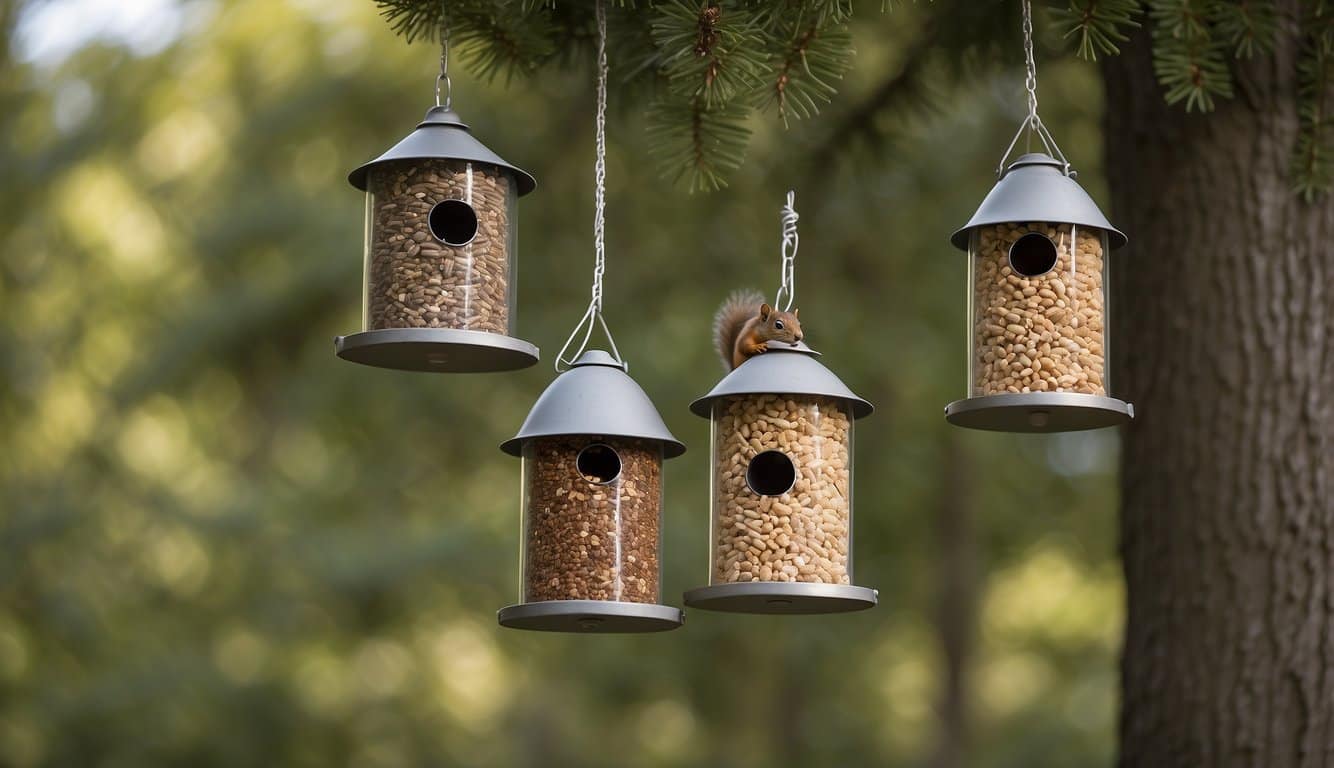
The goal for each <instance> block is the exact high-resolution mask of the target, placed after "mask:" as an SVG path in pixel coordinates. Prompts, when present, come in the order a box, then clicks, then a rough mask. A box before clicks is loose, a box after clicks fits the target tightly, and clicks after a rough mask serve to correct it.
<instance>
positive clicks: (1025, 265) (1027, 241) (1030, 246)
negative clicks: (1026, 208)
mask: <svg viewBox="0 0 1334 768" xmlns="http://www.w3.org/2000/svg"><path fill="white" fill-rule="evenodd" d="M1055 266H1056V243H1053V242H1052V241H1051V238H1050V237H1047V236H1046V235H1043V234H1039V233H1037V232H1029V233H1028V234H1026V235H1024V236H1023V237H1021V238H1019V239H1018V240H1015V241H1014V245H1011V246H1010V269H1013V270H1014V271H1015V274H1018V275H1023V276H1024V277H1036V276H1038V275H1045V274H1047V273H1048V272H1050V271H1052V268H1054V267H1055Z"/></svg>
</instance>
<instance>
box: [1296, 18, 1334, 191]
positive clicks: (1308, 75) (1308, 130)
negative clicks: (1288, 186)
mask: <svg viewBox="0 0 1334 768" xmlns="http://www.w3.org/2000/svg"><path fill="white" fill-rule="evenodd" d="M1331 6H1334V3H1329V2H1327V0H1318V1H1317V2H1308V3H1307V8H1306V14H1305V15H1306V18H1305V19H1304V21H1305V24H1304V25H1303V28H1304V29H1306V30H1308V32H1307V34H1306V36H1305V41H1304V44H1303V49H1302V52H1301V56H1300V59H1299V60H1298V63H1297V76H1298V96H1299V98H1300V103H1299V105H1298V116H1299V118H1300V120H1301V132H1300V133H1299V134H1298V137H1297V146H1296V148H1295V150H1294V153H1293V177H1294V179H1295V184H1294V186H1295V189H1296V191H1297V193H1298V194H1299V195H1301V196H1302V197H1303V198H1304V199H1305V200H1306V201H1307V202H1314V201H1315V200H1316V199H1317V198H1320V197H1322V196H1324V195H1325V194H1327V193H1328V192H1329V190H1330V189H1331V188H1332V187H1334V7H1331Z"/></svg>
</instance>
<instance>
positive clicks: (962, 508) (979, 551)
mask: <svg viewBox="0 0 1334 768" xmlns="http://www.w3.org/2000/svg"><path fill="white" fill-rule="evenodd" d="M117 5H120V4H112V3H106V2H98V0H46V1H44V2H43V1H34V2H18V3H14V2H11V3H7V4H3V5H0V23H3V25H4V26H3V31H4V35H3V45H4V50H3V52H0V55H2V56H3V59H0V67H2V69H0V99H2V100H3V104H2V106H3V109H0V130H2V131H3V141H2V142H0V168H2V169H3V181H2V182H0V196H2V201H3V214H2V215H0V240H2V241H3V268H2V269H0V314H2V315H3V322H0V365H3V368H4V375H3V378H2V379H0V435H2V436H0V451H2V455H3V457H4V458H3V462H0V464H2V466H0V489H2V491H0V493H2V495H0V765H4V766H45V765H50V766H155V765H189V766H260V765H263V766H333V765H352V766H409V765H411V766H416V765H446V766H497V765H514V766H564V765H570V766H629V765H647V766H742V767H748V766H786V765H792V766H809V765H842V766H862V765H890V766H942V767H948V766H956V765H958V766H987V767H990V766H1034V765H1042V766H1088V765H1096V764H1108V763H1109V762H1111V758H1112V750H1113V744H1114V735H1115V719H1116V682H1117V670H1116V654H1117V645H1118V641H1119V635H1120V627H1121V621H1122V610H1123V609H1122V589H1121V585H1120V574H1119V569H1118V565H1117V561H1116V551H1115V535H1114V531H1115V528H1114V515H1115V493H1116V492H1115V482H1114V479H1115V478H1114V473H1115V463H1116V452H1117V443H1116V436H1115V435H1114V434H1112V433H1110V432H1109V431H1107V432H1100V433H1092V434H1087V433H1086V434H1075V435H1067V436H1013V435H989V434H982V433H970V432H965V431H960V430H956V429H953V428H948V427H947V425H946V424H945V422H944V421H943V419H942V417H941V408H942V407H943V405H944V404H945V403H946V402H947V401H949V400H951V399H954V398H956V397H958V396H961V394H962V393H963V391H964V385H965V381H964V376H965V373H964V364H965V354H966V353H965V348H964V344H965V331H964V311H965V300H966V287H965V282H964V281H965V262H964V258H963V256H962V255H961V254H960V253H959V252H957V251H955V250H953V249H952V248H951V247H949V245H948V243H947V236H948V235H949V233H950V232H952V231H953V230H954V229H955V228H957V227H958V226H961V225H962V224H963V222H965V221H966V220H967V218H968V216H969V215H970V214H971V213H972V210H973V208H974V207H975V206H976V204H977V203H978V202H979V201H980V199H981V197H982V196H983V195H984V194H985V192H986V190H987V189H988V188H989V186H990V184H991V182H992V179H993V175H992V170H993V168H994V166H995V163H996V162H997V161H998V160H999V157H1000V154H1001V151H1002V150H1003V149H1004V147H1005V143H1006V142H1007V141H1008V140H1009V137H1010V135H1011V133H1012V131H1013V130H1014V128H1015V126H1017V124H1018V120H1019V118H1020V117H1021V116H1022V114H1023V109H1024V104H1023V98H1022V80H1021V76H1020V74H1019V73H1018V72H1017V71H1016V66H1017V65H1018V64H1019V62H1020V61H1021V54H1020V52H1019V50H1018V49H1017V48H1014V47H1010V48H1005V49H1003V55H1002V56H1000V57H997V56H994V55H992V54H990V53H987V54H982V53H979V54H978V55H976V56H973V57H971V58H969V59H967V60H963V61H961V62H956V64H958V65H960V66H962V69H960V70H958V72H959V73H961V74H960V75H959V76H955V75H954V74H952V73H951V72H947V71H946V70H947V68H944V67H942V68H941V71H940V73H939V75H938V76H933V75H932V72H931V70H930V68H929V67H928V70H927V83H928V88H927V92H926V95H925V98H924V99H920V100H918V101H916V102H915V103H913V104H912V105H904V106H902V107H896V108H891V109H889V110H885V111H883V112H880V113H878V114H876V115H875V117H874V119H873V120H872V121H870V123H869V126H870V127H871V128H872V129H873V130H874V133H875V134H876V135H877V136H878V137H879V139H878V140H876V141H870V140H863V139H856V140H846V139H844V138H837V137H838V136H841V135H842V134H839V133H838V129H839V127H840V125H841V124H842V121H843V120H845V119H846V118H847V116H848V115H849V114H850V113H852V112H853V111H854V110H855V109H856V108H857V107H858V106H859V105H860V104H861V103H862V102H863V101H864V100H865V99H867V98H868V96H869V95H870V94H871V93H873V92H874V91H875V89H877V88H878V87H879V85H880V84H881V82H882V81H883V80H884V79H885V78H887V77H890V76H892V75H893V74H894V73H895V72H896V71H898V70H899V69H900V68H901V67H902V66H903V56H904V52H905V50H906V49H907V48H908V46H909V45H910V44H911V42H912V41H913V40H914V36H915V35H916V33H917V30H918V29H919V28H920V27H921V25H922V24H923V23H925V15H926V11H925V10H924V8H921V7H914V6H906V7H905V6H898V7H896V9H895V10H894V11H893V12H891V13H880V12H878V10H877V9H876V8H874V7H869V6H871V5H875V4H868V7H867V8H866V9H864V10H862V9H859V14H858V17H857V19H856V22H855V23H854V26H853V32H854V37H855V40H856V47H857V57H856V64H855V69H854V71H853V72H852V73H851V75H850V76H849V78H848V79H847V80H845V81H844V82H843V83H842V84H841V90H842V93H841V94H840V96H839V98H838V100H837V101H836V103H835V104H833V105H831V106H830V107H829V108H828V109H827V110H826V112H825V114H824V115H822V116H821V117H820V118H819V119H817V120H814V121H808V122H804V123H796V124H794V125H793V127H792V128H791V129H789V130H784V129H783V128H782V126H781V124H780V123H779V121H778V120H777V119H776V118H775V117H773V116H771V115H770V116H765V117H763V118H760V119H758V120H756V121H755V122H754V123H753V128H754V130H755V139H754V141H753V142H752V145H751V148H750V152H749V157H748V159H747V162H746V164H745V166H744V167H743V169H742V171H741V172H740V173H739V174H737V175H736V176H735V177H734V178H733V180H732V185H731V187H730V188H729V189H727V190H724V191H722V192H719V193H715V194H697V195H693V196H692V195H687V194H685V193H683V192H681V191H680V190H678V189H676V188H675V187H673V186H672V184H671V183H670V181H668V180H665V179H664V178H663V177H662V176H661V175H660V174H659V173H658V171H657V169H656V168H655V166H654V164H653V163H652V162H651V161H650V160H649V159H648V147H647V145H646V139H645V138H644V123H643V119H642V112H643V107H644V102H643V101H642V98H640V99H638V100H636V98H634V97H632V96H631V95H627V94H623V93H618V92H613V96H612V98H613V104H612V115H611V122H610V126H609V158H608V160H609V169H608V175H607V178H608V201H609V202H608V210H607V216H608V259H609V268H608V272H607V316H608V321H609V322H610V323H611V324H612V327H613V329H614V331H615V332H616V334H617V340H618V341H619V342H620V344H621V347H622V349H623V350H624V351H626V352H627V356H628V358H629V359H630V361H631V363H632V373H633V374H634V376H635V378H636V379H637V380H638V381H639V383H640V384H641V385H642V386H643V387H644V388H645V390H646V391H647V392H648V393H649V394H650V395H651V396H652V397H653V398H654V400H655V402H656V403H657V405H658V407H659V409H660V411H661V412H662V414H663V416H664V418H665V419H666V420H667V422H668V424H669V426H670V427H671V429H672V430H673V431H674V432H675V433H676V435H677V436H678V437H679V438H680V439H682V440H683V441H685V442H686V443H687V445H688V446H689V447H690V451H689V452H688V453H687V454H686V456H685V457H683V458H681V459H678V460H674V461H671V462H668V464H667V503H666V510H665V517H666V524H665V529H666V533H665V542H664V547H665V552H664V561H665V582H664V583H665V589H666V594H667V597H668V599H669V601H670V602H673V603H676V604H678V605H679V603H680V593H681V592H682V591H683V590H685V589H688V588H691V587H694V586H698V585H701V584H702V583H704V581H705V580H706V578H707V552H706V545H707V535H708V533H707V532H708V521H707V487H708V483H707V475H706V465H707V445H706V443H707V436H708V425H707V422H706V421H704V420H702V419H699V418H696V417H694V416H692V415H690V413H689V412H688V411H687V409H686V405H687V403H688V402H689V401H690V400H692V399H693V398H694V397H696V396H698V395H699V394H701V393H703V392H705V391H707V390H708V389H709V388H710V387H711V386H712V384H713V383H714V382H715V381H716V380H717V379H718V378H719V376H720V375H721V373H722V369H721V367H720V365H719V363H718V361H717V360H716V359H715V358H714V354H713V352H712V348H711V345H710V343H709V342H708V328H709V324H710V318H711V315H712V312H713V309H714V307H715V306H716V305H717V303H718V302H719V301H720V300H721V299H722V297H723V296H724V295H725V294H726V293H727V291H728V290H729V289H731V288H733V287H741V286H754V287H757V288H760V289H762V290H764V291H766V292H769V293H771V292H772V291H773V290H774V289H775V288H776V287H777V279H778V263H777V262H778V230H779V227H778V209H779V206H780V205H781V202H782V198H783V194H784V193H785V192H786V190H787V189H789V188H793V189H795V190H796V192H797V209H798V210H799V211H800V213H801V224H800V227H801V242H802V247H801V252H800V255H799V257H798V261H797V298H798V305H799V306H800V307H801V309H802V318H803V321H804V323H805V328H806V333H807V340H808V341H809V342H810V343H811V344H812V346H814V347H816V348H818V349H820V350H821V351H822V352H824V354H825V357H824V362H825V363H826V364H827V365H828V366H830V367H831V368H832V369H833V370H834V371H836V372H837V373H838V374H839V375H840V376H842V377H843V378H844V380H845V381H847V382H848V383H849V385H850V386H852V387H853V389H855V390H856V391H858V392H859V393H860V394H862V395H863V396H865V397H867V398H868V399H870V400H871V401H873V402H874V403H875V404H876V405H877V406H878V410H877V412H876V414H875V415H874V416H873V417H872V418H870V419H869V420H866V421H864V422H861V423H860V425H859V430H858V434H857V439H858V445H857V461H858V466H857V473H858V474H857V509H856V560H855V569H856V571H855V580H856V581H857V582H858V583H861V584H865V585H868V586H874V587H877V588H879V590H880V599H881V603H880V606H879V607H878V608H876V609H875V610H872V611H869V612H865V613H860V614H852V615H844V616H831V617H803V618H766V617H748V616H730V615H726V614H710V613H705V612H699V611H692V612H690V613H689V615H688V620H687V624H686V626H685V627H684V628H682V629H681V630H679V631H676V632H671V633H666V634H662V635H651V636H602V637H583V636H578V637H576V636H562V635H550V634H528V633H522V632H516V631H512V630H502V629H500V628H499V627H497V625H496V623H495V615H494V612H495V610H496V609H497V608H499V607H501V606H503V605H506V604H508V603H511V602H515V601H516V600H517V596H518V589H519V580H518V562H519V553H518V549H517V547H518V543H519V517H518V502H519V483H518V481H519V463H518V462H517V461H516V460H513V459H511V458H509V457H507V456H505V455H503V454H501V452H500V451H499V450H498V449H497V445H498V444H499V443H500V441H502V440H503V439H506V438H508V437H509V436H511V435H512V434H513V432H514V431H515V430H516V429H517V427H518V425H519V423H520V422H521V421H522V419H523V416H524V414H525V413H526V411H527V409H528V407H529V406H530V405H531V403H532V402H533V400H534V399H535V398H536V397H537V395H538V394H539V393H540V392H541V391H542V389H543V388H544V387H545V386H546V384H547V383H548V382H549V381H550V379H551V376H552V371H551V368H550V359H551V358H552V357H553V356H554V354H555V352H556V350H557V349H558V347H559V345H560V343H561V342H562V341H563V340H564V339H565V336H566V334H567V333H568V331H569V329H570V328H571V326H572V325H573V324H574V322H575V321H576V320H577V319H578V317H579V315H580V314H581V312H582V311H583V307H584V304H585V302H586V301H587V290H588V281H589V274H590V267H591V262H592V249H591V220H592V192H591V184H592V134H593V129H592V114H591V107H592V82H591V77H592V75H591V66H590V62H588V61H585V60H578V59H576V60H575V61H573V62H571V68H570V69H567V70H566V71H551V72H544V73H540V74H539V75H538V76H537V77H536V78H535V79H533V80H528V81H522V82H520V81H515V82H512V83H508V84H506V83H504V82H496V83H485V82H479V81H478V80H477V79H476V78H475V77H473V76H471V75H470V74H468V72H467V69H466V67H456V68H455V75H454V83H455V89H454V102H455V106H456V108H457V109H458V110H459V111H460V112H461V113H462V115H463V117H464V119H465V120H467V121H468V122H469V123H470V124H471V125H472V127H473V130H474V132H475V133H476V134H477V135H478V136H479V137H480V138H482V139H483V140H484V141H485V142H486V143H487V144H488V145H489V146H491V147H492V148H494V149H495V150H496V151H498V152H499V153H500V154H501V155H502V156H504V157H505V158H506V159H508V160H510V161H511V162H514V163H515V164H517V165H520V166H521V167H523V168H525V169H527V170H529V171H530V172H532V173H533V174H534V175H535V176H536V177H537V179H538V183H539V185H538V190H537V192H536V193H534V194H533V195H531V196H529V197H526V198H524V199H523V200H522V201H521V203H520V206H519V220H520V224H519V227H520V233H519V248H520V256H519V264H520V288H519V295H520V299H519V301H520V313H519V327H520V331H521V335H522V336H524V337H525V338H528V339H530V340H532V341H533V342H535V343H537V344H538V345H539V346H541V347H542V349H543V353H544V357H545V359H544V361H543V363H542V364H541V365H540V366H538V367H536V368H532V369H529V370H527V371H524V372H521V373H518V374H512V375H488V376H472V377H466V376H465V377H443V376H431V375H421V374H408V373H398V372H390V371H383V370H377V369H372V368H365V367H360V366H356V365H352V364H349V363H345V362H342V361H340V360H338V359H337V358H335V357H334V354H333V348H332V339H333V337H334V336H335V335H336V334H339V333H347V332H350V331H353V330H356V329H357V328H358V324H359V322H360V306H359V301H360V295H361V288H360V280H361V262H360V258H361V250H360V249H361V238H362V233H361V219H362V197H361V195H360V194H359V193H358V192H356V191H355V190H354V189H353V188H352V187H351V186H349V185H348V183H347V182H346V179H345V177H346V173H347V172H348V171H349V170H350V169H352V168H353V167H355V166H356V165H358V164H360V163H362V162H364V161H366V160H368V159H370V158H371V157H374V156H375V155H377V154H378V153H379V152H381V151H382V150H383V149H385V148H387V147H388V146H389V145H391V144H393V143H394V142H395V141H397V140H398V139H399V138H400V137H401V136H403V135H405V134H406V133H407V132H408V131H409V130H411V128H412V127H413V125H415V123H416V121H417V120H419V119H420V117H421V115H422V113H423V112H424V110H425V109H426V107H427V106H429V104H430V103H431V98H432V95H431V89H432V86H433V79H434V74H435V71H434V68H435V66H436V63H437V62H436V58H437V51H436V50H435V49H434V48H433V47H432V45H431V44H430V43H419V44H415V45H411V46H409V45H406V44H405V43H404V42H403V41H402V40H401V39H399V38H396V37H395V36H394V35H393V34H392V32H391V31H390V30H389V28H388V27H387V26H386V25H385V24H384V23H383V21H382V20H381V19H380V18H379V17H378V16H377V13H376V8H375V6H374V4H373V3H372V2H370V0H219V1H216V2H204V1H200V0H196V1H185V2H179V3H175V2H172V0H136V1H135V2H130V3H125V4H123V5H121V7H119V8H117V7H116V6H117ZM108 7H111V8H112V10H111V11H108ZM624 12H625V11H617V12H616V13H624ZM1007 34H1008V33H1007ZM1061 45H1062V41H1060V40H1049V41H1047V45H1046V46H1045V48H1044V50H1043V51H1041V52H1040V54H1039V66H1040V68H1041V70H1040V74H1041V83H1042V92H1041V95H1042V97H1043V114H1044V117H1045V118H1046V121H1047V123H1048V125H1049V126H1051V128H1052V130H1053V131H1054V133H1055V134H1056V136H1057V137H1058V139H1059V140H1060V141H1061V142H1062V145H1063V148H1064V149H1065V150H1066V153H1067V154H1068V155H1069V156H1070V157H1071V158H1072V160H1073V161H1074V162H1075V163H1076V164H1077V165H1078V167H1079V168H1080V170H1081V172H1082V173H1081V177H1080V179H1081V181H1082V182H1083V183H1084V184H1085V186H1087V187H1088V188H1090V189H1091V190H1092V191H1093V192H1094V194H1095V197H1097V198H1098V199H1099V200H1104V199H1105V196H1104V194H1103V184H1102V180H1101V172H1100V162H1101V161H1100V158H1101V151H1100V146H1101V138H1100V126H1099V117H1100V114H1101V109H1102V104H1101V85H1100V82H1099V80H1098V76H1097V71H1096V68H1095V67H1094V66H1093V65H1090V64H1088V63H1085V62H1081V61H1078V60H1077V59H1075V58H1074V57H1073V56H1071V55H1070V54H1069V53H1067V52H1065V51H1063V50H1062V48H1061ZM615 66H616V62H615V61H614V60H613V61H612V68H613V78H614V77H615V74H616V73H615ZM831 137H835V138H831ZM831 142H832V143H831ZM1112 213H1113V215H1114V212H1112Z"/></svg>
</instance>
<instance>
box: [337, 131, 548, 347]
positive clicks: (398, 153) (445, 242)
mask: <svg viewBox="0 0 1334 768" xmlns="http://www.w3.org/2000/svg"><path fill="white" fill-rule="evenodd" d="M348 181H350V182H351V183H352V186H354V187H356V188H357V189H360V190H363V191H365V193H366V243H365V274H364V281H365V287H364V294H363V302H362V306H363V313H362V331H361V332H360V333H354V334H351V335H349V336H340V337H338V338H337V339H336V340H335V348H336V351H337V353H338V356H339V357H341V358H343V359H345V360H351V361H353V362H356V363H364V364H366V365H374V366H379V367H381V368H398V369H403V370H411V371H437V372H479V371H506V370H513V369H517V368H525V367H527V366H530V365H532V364H533V363H535V362H537V354H538V353H537V347H535V346H533V345H532V344H529V343H528V342H526V341H523V340H521V339H517V338H514V337H513V336H512V334H513V333H514V328H515V297H516V291H515V285H516V279H515V278H516V275H515V233H516V232H517V225H516V221H515V199H516V198H518V197H520V196H522V195H526V194H528V193H529V192H532V191H533V188H534V187H535V186H536V182H535V181H534V180H533V177H532V176H529V175H528V174H527V173H525V172H524V171H522V170H520V169H518V168H516V167H515V166H513V165H510V164H509V163H507V162H505V161H504V160H502V159H501V158H500V157H499V156H498V155H496V154H495V153H494V152H492V151H491V150H489V149H487V148H486V146H484V145H483V144H482V143H481V142H480V141H478V140H477V139H476V138H474V137H473V136H472V134H471V133H470V132H469V130H468V126H467V125H464V123H463V122H462V121H461V120H460V119H459V116H458V115H457V114H455V113H454V111H453V110H451V109H450V108H449V107H448V106H447V105H446V106H436V107H433V108H431V110H430V111H428V112H427V113H426V118H425V119H424V120H422V122H421V123H420V124H419V125H418V126H417V128H416V130H414V131H413V132H412V133H410V134H408V136H407V138H405V139H403V140H402V141H400V142H399V143H398V144H396V145H394V147H393V148H391V149H390V150H389V151H388V152H385V153H384V154H383V155H380V156H379V157H377V158H376V159H374V160H372V161H371V162H369V163H367V164H365V165H363V166H361V167H360V168H358V169H356V170H355V171H353V172H352V173H351V174H350V175H349V176H348Z"/></svg>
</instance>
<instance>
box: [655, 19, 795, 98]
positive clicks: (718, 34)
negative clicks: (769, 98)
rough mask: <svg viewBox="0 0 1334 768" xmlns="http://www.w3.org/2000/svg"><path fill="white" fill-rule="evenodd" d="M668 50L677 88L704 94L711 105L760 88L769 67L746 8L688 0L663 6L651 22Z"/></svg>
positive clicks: (666, 71)
mask: <svg viewBox="0 0 1334 768" xmlns="http://www.w3.org/2000/svg"><path fill="white" fill-rule="evenodd" d="M651 30H652V39H653V43H654V45H655V46H656V47H657V48H658V49H659V50H660V51H662V52H663V55H664V58H663V59H662V74H663V75H664V76H665V77H666V78H667V81H668V83H669V85H670V87H671V89H672V91H673V92H674V93H676V94H677V95H679V96H683V97H687V98H689V99H695V98H701V99H703V103H704V106H705V107H706V108H718V107H723V106H726V105H727V104H729V103H730V102H731V101H732V100H733V99H735V98H737V96H738V95H740V94H744V93H748V92H750V91H752V90H754V89H755V88H757V87H758V86H759V84H760V82H761V80H762V79H763V77H764V75H765V74H766V72H767V70H768V65H767V63H766V62H765V58H764V50H763V48H762V47H760V45H759V40H760V29H759V28H758V26H757V25H756V24H755V21H754V18H753V14H751V13H748V12H747V11H746V10H744V9H729V10H727V11H724V10H723V9H722V8H720V7H719V5H718V3H716V2H710V3H708V4H707V5H705V6H704V7H703V8H699V7H698V6H697V5H695V4H691V3H688V2H686V0H669V1H668V2H667V3H664V4H663V5H661V6H659V12H658V14H657V15H656V16H655V17H654V19H653V22H652V24H651Z"/></svg>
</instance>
